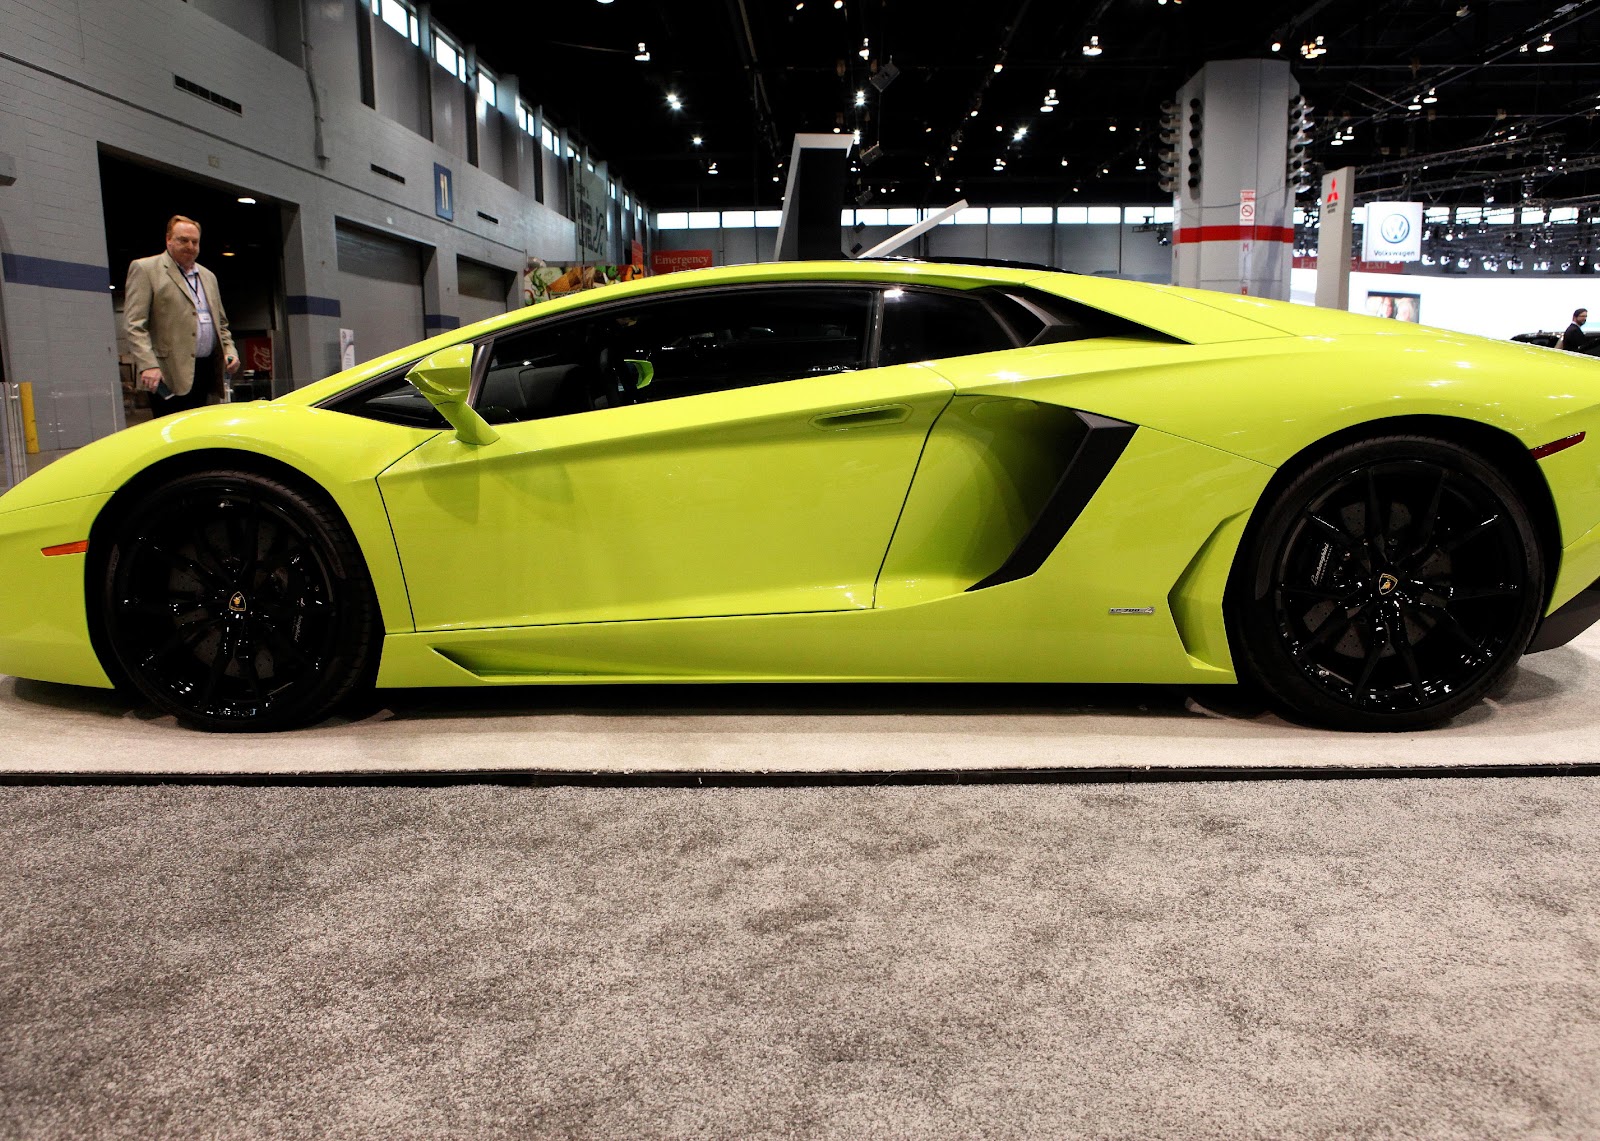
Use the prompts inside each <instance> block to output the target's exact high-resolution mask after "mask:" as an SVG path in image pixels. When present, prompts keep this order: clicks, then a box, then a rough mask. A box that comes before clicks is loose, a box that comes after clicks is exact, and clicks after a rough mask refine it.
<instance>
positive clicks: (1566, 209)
mask: <svg viewBox="0 0 1600 1141" xmlns="http://www.w3.org/2000/svg"><path fill="white" fill-rule="evenodd" d="M614 196H615V195H613V197H614ZM1451 210H1452V207H1449V206H1429V207H1428V208H1427V209H1426V210H1424V211H1423V217H1424V218H1425V219H1426V220H1427V221H1428V222H1429V223H1442V224H1449V223H1450V222H1451V221H1452V220H1453V221H1454V222H1455V223H1456V224H1457V225H1470V226H1476V225H1483V224H1487V225H1491V226H1511V225H1515V224H1516V223H1518V222H1519V221H1520V222H1521V223H1522V224H1523V225H1525V226H1540V225H1544V224H1545V223H1547V222H1549V223H1557V224H1559V223H1564V222H1576V221H1577V220H1578V208H1577V207H1576V206H1563V207H1559V208H1557V209H1554V210H1548V211H1547V210H1542V209H1539V208H1537V207H1523V208H1522V209H1520V210H1519V209H1518V208H1517V207H1515V206H1499V207H1496V206H1457V207H1454V212H1455V216H1454V218H1453V219H1452V217H1451ZM937 213H938V211H937V210H932V209H921V208H918V207H915V206H906V207H893V206H891V207H888V208H886V209H873V210H844V211H841V212H840V214H839V224H840V225H842V226H856V225H860V226H914V225H916V224H917V223H918V222H923V221H926V220H927V219H929V218H931V217H933V215H934V214H937ZM782 218H783V212H782V211H781V210H720V211H719V210H689V211H678V212H676V213H661V214H657V215H656V229H658V230H718V229H721V230H748V229H752V228H754V229H762V228H769V229H776V228H777V226H778V224H779V222H780V221H781V220H782ZM1350 218H1351V221H1352V222H1354V223H1355V224H1356V225H1358V226H1360V225H1363V224H1365V222H1366V220H1367V208H1366V207H1365V206H1357V207H1356V208H1355V209H1354V210H1352V211H1351V212H1350ZM1172 220H1173V210H1172V207H1170V206H988V207H985V206H971V207H968V208H967V209H965V210H961V211H958V212H957V213H956V214H955V215H954V217H951V218H946V219H945V220H944V221H943V222H941V223H939V224H940V225H941V226H950V225H955V226H1018V225H1020V226H1048V225H1051V224H1056V225H1062V226H1117V225H1127V226H1143V225H1150V224H1162V223H1171V222H1172ZM1305 220H1306V212H1305V211H1304V210H1302V209H1300V208H1299V207H1296V208H1295V211H1294V224H1295V225H1297V226H1298V225H1300V224H1301V223H1303V222H1305Z"/></svg>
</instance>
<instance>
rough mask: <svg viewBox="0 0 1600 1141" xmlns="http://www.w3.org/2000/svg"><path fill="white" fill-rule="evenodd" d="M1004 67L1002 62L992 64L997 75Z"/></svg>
mask: <svg viewBox="0 0 1600 1141" xmlns="http://www.w3.org/2000/svg"><path fill="white" fill-rule="evenodd" d="M1005 69H1006V65H1005V64H1003V63H997V64H995V65H994V73H995V74H996V75H999V74H1000V73H1001V72H1002V71H1004V70H1005Z"/></svg>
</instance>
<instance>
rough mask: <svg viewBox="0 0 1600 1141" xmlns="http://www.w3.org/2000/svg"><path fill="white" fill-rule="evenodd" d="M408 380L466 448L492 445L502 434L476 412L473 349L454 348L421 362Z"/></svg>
mask: <svg viewBox="0 0 1600 1141" xmlns="http://www.w3.org/2000/svg"><path fill="white" fill-rule="evenodd" d="M406 379H407V380H408V381H410V382H411V383H412V384H414V385H416V386H417V390H418V391H420V392H421V393H422V395H424V396H426V397H427V398H428V403H429V404H432V405H433V406H434V407H435V408H437V409H438V410H439V415H441V416H443V417H444V418H445V419H446V420H448V421H449V422H450V426H451V427H452V428H454V429H455V430H456V439H458V440H460V441H461V442H462V443H463V444H492V443H494V442H495V441H496V440H498V439H499V438H500V433H499V432H496V431H495V430H494V429H493V428H491V427H489V422H488V421H487V420H485V419H484V418H483V417H482V416H479V415H478V414H477V413H476V412H474V411H473V410H472V406H471V405H469V404H468V403H467V396H468V394H469V393H471V391H472V345H470V344H466V345H451V346H450V347H449V348H448V349H440V350H439V351H438V352H436V353H434V354H433V355H432V356H431V357H428V358H426V359H424V360H420V361H418V362H417V364H416V366H415V367H414V368H413V369H412V370H411V371H410V372H408V373H406Z"/></svg>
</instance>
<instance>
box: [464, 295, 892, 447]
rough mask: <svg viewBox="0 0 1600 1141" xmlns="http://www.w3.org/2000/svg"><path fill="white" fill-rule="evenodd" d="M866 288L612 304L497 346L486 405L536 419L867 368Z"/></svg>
mask: <svg viewBox="0 0 1600 1141" xmlns="http://www.w3.org/2000/svg"><path fill="white" fill-rule="evenodd" d="M871 316H872V293H871V291H869V290H866V289H850V288H845V289H806V288H801V289H792V288H765V289H747V290H715V291H706V292H704V293H702V294H698V295H692V296H687V297H675V298H664V299H661V300H644V301H640V302H638V303H637V304H632V305H622V306H616V307H609V308H607V309H605V310H603V311H601V312H598V313H595V314H593V315H591V316H588V317H581V318H573V319H570V320H561V321H557V322H552V323H550V324H548V325H540V326H536V327H535V328H532V329H527V330H525V331H522V332H518V333H511V334H508V335H506V336H503V337H501V338H500V339H499V340H497V341H496V342H495V344H494V347H493V350H492V352H491V355H490V360H489V365H488V369H487V370H486V372H485V374H484V381H483V385H482V388H481V390H480V393H479V397H478V402H477V407H478V411H479V412H480V413H481V414H482V415H483V417H484V419H486V420H488V421H489V422H490V423H503V422H506V421H511V420H537V419H542V418H545V417H549V416H564V415H568V414H570V413H573V412H584V411H590V410H593V409H600V408H610V407H615V406H617V405H620V404H642V403H647V402H652V401H658V400H671V399H674V398H677V397H680V396H695V395H698V394H700V393H706V392H722V391H726V390H728V389H734V388H748V387H750V386H752V385H758V384H772V383H774V382H777V381H782V380H795V379H797V378H800V377H805V376H815V375H820V374H824V373H834V372H845V371H848V370H851V369H856V368H860V367H862V365H863V364H864V363H865V359H866V350H867V330H868V327H869V325H870V322H871Z"/></svg>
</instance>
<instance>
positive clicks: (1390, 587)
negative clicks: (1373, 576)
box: [1378, 571, 1400, 594]
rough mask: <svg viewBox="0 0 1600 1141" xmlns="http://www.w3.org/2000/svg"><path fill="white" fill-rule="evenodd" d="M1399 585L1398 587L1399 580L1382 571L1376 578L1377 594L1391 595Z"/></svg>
mask: <svg viewBox="0 0 1600 1141" xmlns="http://www.w3.org/2000/svg"><path fill="white" fill-rule="evenodd" d="M1399 585H1400V580H1399V579H1397V578H1395V577H1394V575H1392V574H1390V573H1389V572H1388V571H1384V572H1383V573H1382V574H1380V575H1379V576H1378V593H1379V594H1391V593H1393V591H1394V588H1395V587H1397V586H1399Z"/></svg>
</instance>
